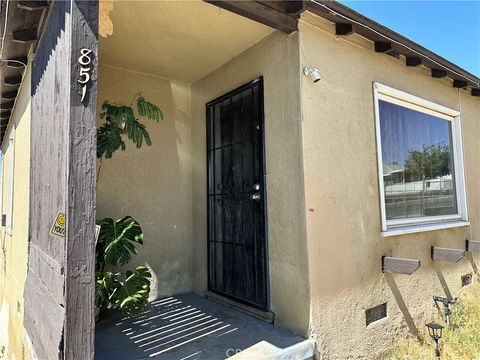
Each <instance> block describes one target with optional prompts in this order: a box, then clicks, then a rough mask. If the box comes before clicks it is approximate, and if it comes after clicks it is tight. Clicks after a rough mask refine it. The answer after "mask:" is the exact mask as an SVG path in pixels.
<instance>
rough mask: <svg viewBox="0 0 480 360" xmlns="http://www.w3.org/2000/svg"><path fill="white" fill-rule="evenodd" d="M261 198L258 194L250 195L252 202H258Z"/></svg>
mask: <svg viewBox="0 0 480 360" xmlns="http://www.w3.org/2000/svg"><path fill="white" fill-rule="evenodd" d="M261 197H262V196H261V195H260V193H258V192H257V193H255V194H252V200H254V201H259V200H260V198H261Z"/></svg>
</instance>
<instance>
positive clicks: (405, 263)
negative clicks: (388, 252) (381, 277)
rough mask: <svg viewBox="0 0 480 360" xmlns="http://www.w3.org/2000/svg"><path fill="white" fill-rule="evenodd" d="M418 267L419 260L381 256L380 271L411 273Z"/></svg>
mask: <svg viewBox="0 0 480 360" xmlns="http://www.w3.org/2000/svg"><path fill="white" fill-rule="evenodd" d="M419 267H420V260H415V259H403V258H394V257H389V256H383V257H382V272H389V273H395V274H403V275H412V274H413V273H414V272H415V271H417V269H418V268H419Z"/></svg>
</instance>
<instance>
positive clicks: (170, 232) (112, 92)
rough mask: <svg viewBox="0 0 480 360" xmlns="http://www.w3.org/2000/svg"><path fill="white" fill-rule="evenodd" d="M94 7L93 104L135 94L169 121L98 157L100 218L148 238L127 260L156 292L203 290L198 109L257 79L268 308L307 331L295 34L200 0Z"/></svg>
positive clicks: (201, 112)
mask: <svg viewBox="0 0 480 360" xmlns="http://www.w3.org/2000/svg"><path fill="white" fill-rule="evenodd" d="M101 14H102V19H101V24H100V27H101V28H102V29H103V30H102V34H103V36H105V37H102V38H100V41H99V54H100V55H99V60H100V64H101V66H100V68H99V72H98V73H99V79H98V81H99V95H98V99H99V106H100V105H101V102H102V101H103V100H107V99H108V100H110V101H111V102H114V103H117V104H130V102H131V99H132V97H133V95H134V94H135V93H136V92H139V91H140V92H142V93H143V95H144V96H145V98H147V99H148V100H150V101H152V102H154V103H155V104H157V105H158V106H159V107H160V108H161V109H162V111H163V112H164V114H165V120H164V121H162V122H161V123H160V124H155V123H151V122H149V121H148V120H147V121H146V123H147V127H148V130H149V131H150V134H151V135H152V141H153V145H152V146H151V147H146V146H144V147H142V149H140V150H137V149H135V148H134V147H133V146H132V145H130V144H128V145H127V151H125V152H121V151H119V152H117V153H115V154H114V156H113V159H107V160H103V161H102V164H101V170H100V175H99V181H98V185H97V217H98V218H102V217H107V216H108V217H114V218H119V217H122V216H124V215H127V214H128V215H131V216H133V217H134V218H135V219H137V220H138V221H139V222H140V224H141V225H142V228H143V229H144V232H145V245H144V246H143V247H140V255H139V256H137V257H136V258H135V262H134V264H140V263H147V265H148V266H149V267H150V268H151V269H152V270H153V272H154V274H155V275H154V282H153V287H152V298H155V297H160V296H166V295H171V294H179V293H182V292H186V291H192V290H193V291H196V292H197V293H199V294H204V293H205V291H206V290H207V205H206V169H207V165H206V160H205V148H206V139H205V133H206V128H205V121H206V114H205V104H206V103H207V102H209V101H210V100H212V99H214V98H216V97H218V96H220V95H222V94H224V93H226V92H228V91H230V90H233V89H234V88H236V87H238V86H240V85H242V84H244V83H246V82H249V81H251V80H253V79H254V78H256V77H258V76H260V75H263V76H264V84H265V123H266V139H265V141H266V164H267V165H266V171H267V192H268V199H267V203H268V217H269V219H270V220H269V226H268V249H269V253H268V256H269V274H270V276H269V285H270V299H271V308H272V311H273V312H275V313H276V322H277V324H279V325H282V326H285V327H287V328H290V329H293V330H295V331H297V332H298V333H300V334H303V335H306V334H307V331H308V319H309V307H308V301H309V296H308V271H307V269H308V268H307V257H306V242H305V239H306V234H305V213H304V208H305V205H304V198H303V184H304V182H303V177H302V157H301V152H302V141H301V122H300V118H301V116H300V114H301V112H300V110H301V108H300V72H299V69H300V67H299V62H298V61H299V54H298V37H297V36H296V35H295V34H294V35H292V36H287V35H284V34H281V33H279V32H276V31H275V30H273V29H272V28H269V27H267V26H264V25H262V24H259V23H257V22H254V21H252V20H249V19H247V18H245V17H241V16H238V15H236V14H234V13H231V12H229V11H225V10H222V9H220V8H218V7H216V6H214V5H211V4H207V3H205V2H201V1H194V2H135V1H129V2H127V1H123V2H119V1H116V2H113V3H112V2H107V3H103V5H102V9H101ZM252 45H253V46H252ZM132 47H134V49H133V50H132ZM139 54H140V55H139ZM142 71H143V72H145V73H141V72H142ZM147 73H148V74H147ZM170 79H175V80H177V81H175V80H170ZM199 79H200V80H199ZM178 80H182V81H184V82H182V81H178Z"/></svg>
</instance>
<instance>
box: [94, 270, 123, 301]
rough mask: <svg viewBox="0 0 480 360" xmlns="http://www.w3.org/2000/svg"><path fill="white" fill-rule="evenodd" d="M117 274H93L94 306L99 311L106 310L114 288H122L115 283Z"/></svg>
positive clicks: (118, 283)
mask: <svg viewBox="0 0 480 360" xmlns="http://www.w3.org/2000/svg"><path fill="white" fill-rule="evenodd" d="M117 276H118V273H111V272H97V273H96V274H95V305H96V306H97V307H99V308H101V309H105V308H107V306H108V304H109V302H110V297H111V296H112V293H113V292H114V290H115V289H116V288H118V287H119V286H122V284H121V283H120V282H118V281H117Z"/></svg>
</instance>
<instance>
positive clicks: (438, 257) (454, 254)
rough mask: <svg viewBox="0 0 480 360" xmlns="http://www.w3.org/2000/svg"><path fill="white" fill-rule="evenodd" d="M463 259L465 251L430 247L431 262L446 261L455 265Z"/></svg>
mask: <svg viewBox="0 0 480 360" xmlns="http://www.w3.org/2000/svg"><path fill="white" fill-rule="evenodd" d="M464 257H465V250H462V249H450V248H441V247H436V246H432V260H433V261H446V262H453V263H456V262H459V261H460V260H462V259H463V258H464Z"/></svg>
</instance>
